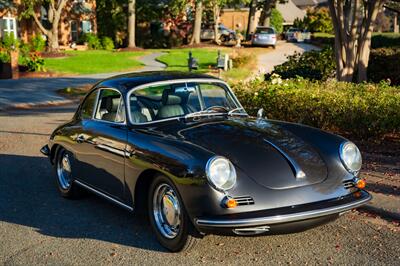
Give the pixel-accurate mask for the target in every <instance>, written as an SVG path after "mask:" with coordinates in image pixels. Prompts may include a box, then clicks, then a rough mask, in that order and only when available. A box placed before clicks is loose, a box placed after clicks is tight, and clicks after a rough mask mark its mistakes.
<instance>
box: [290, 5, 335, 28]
mask: <svg viewBox="0 0 400 266" xmlns="http://www.w3.org/2000/svg"><path fill="white" fill-rule="evenodd" d="M294 27H296V28H301V29H307V30H309V31H311V32H323V33H332V32H333V24H332V19H331V16H330V14H329V9H328V8H318V9H309V10H307V15H306V16H305V17H304V18H303V19H295V21H294Z"/></svg>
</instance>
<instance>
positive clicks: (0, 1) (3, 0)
mask: <svg viewBox="0 0 400 266" xmlns="http://www.w3.org/2000/svg"><path fill="white" fill-rule="evenodd" d="M13 8H15V4H14V1H12V0H0V10H10V9H13Z"/></svg>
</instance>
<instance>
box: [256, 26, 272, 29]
mask: <svg viewBox="0 0 400 266" xmlns="http://www.w3.org/2000/svg"><path fill="white" fill-rule="evenodd" d="M257 29H274V27H267V26H257Z"/></svg>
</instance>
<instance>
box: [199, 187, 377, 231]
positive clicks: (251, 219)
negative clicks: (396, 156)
mask: <svg viewBox="0 0 400 266" xmlns="http://www.w3.org/2000/svg"><path fill="white" fill-rule="evenodd" d="M371 199H372V196H371V195H370V194H369V193H368V192H366V191H364V190H359V191H357V192H355V193H353V194H349V195H346V196H343V197H340V198H335V199H331V200H326V201H321V202H316V203H310V204H303V205H297V206H290V207H284V208H277V209H270V210H262V211H255V212H247V213H238V214H229V215H222V216H215V217H199V218H197V219H195V224H196V227H197V228H198V229H199V230H200V231H201V232H204V233H214V234H218V233H219V234H232V233H233V234H237V235H254V234H261V233H290V232H297V231H303V230H306V229H308V228H312V227H315V226H317V225H321V224H324V223H327V222H330V221H332V220H334V219H336V218H337V217H339V215H341V214H343V213H345V212H347V211H350V210H352V209H354V208H357V207H360V206H362V205H364V204H365V203H367V202H368V201H370V200H371Z"/></svg>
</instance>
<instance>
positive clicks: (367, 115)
mask: <svg viewBox="0 0 400 266" xmlns="http://www.w3.org/2000/svg"><path fill="white" fill-rule="evenodd" d="M233 89H234V91H235V93H236V95H237V97H238V99H239V100H240V102H241V103H242V105H243V107H244V108H245V109H246V111H247V112H248V113H249V114H251V115H256V113H257V110H258V109H259V108H264V110H265V112H266V115H267V117H268V118H271V119H277V120H284V121H290V122H297V123H303V124H306V125H310V126H314V127H317V128H321V129H324V130H328V131H333V132H340V133H342V134H346V135H348V134H349V135H352V136H354V137H357V138H370V137H379V136H383V135H385V134H388V133H395V134H398V133H400V132H399V131H400V88H398V87H391V86H389V85H388V84H386V83H380V84H368V83H364V84H353V83H343V82H336V81H324V82H322V81H309V80H305V79H301V78H298V79H290V80H282V79H281V78H280V77H279V76H278V75H275V76H273V77H272V78H271V80H270V81H261V80H253V81H250V82H248V83H241V84H237V85H234V86H233Z"/></svg>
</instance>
